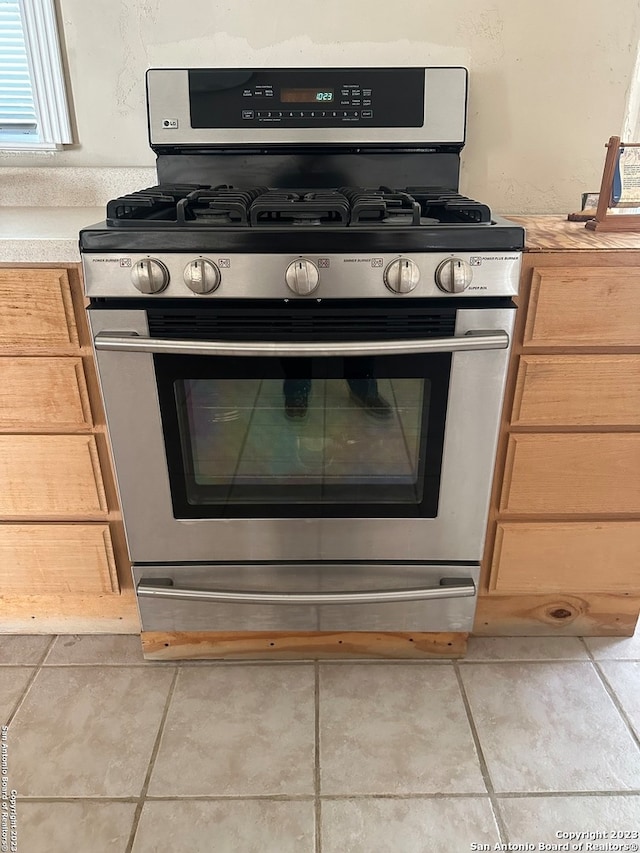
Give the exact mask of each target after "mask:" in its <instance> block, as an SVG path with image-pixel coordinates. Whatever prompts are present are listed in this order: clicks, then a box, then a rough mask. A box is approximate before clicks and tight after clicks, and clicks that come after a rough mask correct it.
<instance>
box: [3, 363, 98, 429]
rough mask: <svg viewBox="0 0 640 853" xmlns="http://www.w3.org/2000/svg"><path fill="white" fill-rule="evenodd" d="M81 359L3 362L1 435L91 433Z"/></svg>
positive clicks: (89, 411) (89, 412)
mask: <svg viewBox="0 0 640 853" xmlns="http://www.w3.org/2000/svg"><path fill="white" fill-rule="evenodd" d="M90 427H91V409H90V406H89V396H88V394H87V385H86V382H85V377H84V370H83V367H82V359H81V358H14V357H8V356H7V357H4V358H0V431H7V432H8V431H11V432H26V433H28V432H67V431H72V430H73V431H79V430H83V429H89V428H90Z"/></svg>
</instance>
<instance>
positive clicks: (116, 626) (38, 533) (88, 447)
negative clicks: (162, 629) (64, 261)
mask: <svg viewBox="0 0 640 853" xmlns="http://www.w3.org/2000/svg"><path fill="white" fill-rule="evenodd" d="M0 588H1V590H2V596H3V600H2V605H3V608H2V624H1V626H0V631H7V632H17V633H20V632H31V631H37V632H43V633H44V632H55V633H84V632H88V633H92V632H96V631H104V632H110V633H111V632H132V631H133V632H136V631H138V630H139V622H138V616H137V611H136V606H135V596H134V594H133V590H132V581H131V577H130V563H129V559H128V555H127V549H126V543H125V539H124V530H123V527H122V517H121V514H120V509H119V507H118V502H117V495H116V489H115V483H114V478H113V472H112V468H111V460H110V455H109V449H108V442H107V437H106V427H105V423H104V414H103V412H102V405H101V401H100V395H99V390H98V383H97V377H96V373H95V365H94V362H93V353H92V351H91V347H90V337H89V331H88V327H87V321H86V315H85V311H84V297H83V294H82V285H81V280H80V271H79V266H77V265H71V266H67V267H65V268H62V267H59V268H51V269H42V268H38V269H27V268H18V269H9V268H2V269H0Z"/></svg>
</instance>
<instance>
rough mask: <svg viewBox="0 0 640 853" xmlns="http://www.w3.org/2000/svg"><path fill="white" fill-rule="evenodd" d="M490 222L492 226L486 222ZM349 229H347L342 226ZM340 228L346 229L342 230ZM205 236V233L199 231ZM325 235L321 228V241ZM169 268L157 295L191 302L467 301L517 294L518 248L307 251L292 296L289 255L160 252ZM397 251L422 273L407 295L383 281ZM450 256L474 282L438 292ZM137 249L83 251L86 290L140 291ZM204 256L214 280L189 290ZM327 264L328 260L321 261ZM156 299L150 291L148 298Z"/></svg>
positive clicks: (125, 294)
mask: <svg viewBox="0 0 640 853" xmlns="http://www.w3.org/2000/svg"><path fill="white" fill-rule="evenodd" d="M486 227H488V228H492V227H493V226H486ZM346 230H348V229H346ZM342 231H343V232H344V231H345V229H342ZM203 234H204V232H203ZM330 238H331V235H330V234H327V239H328V240H329V239H330ZM155 257H156V258H158V259H160V260H161V261H162V263H163V264H164V266H165V267H166V268H167V270H168V272H169V284H168V285H167V287H166V288H165V289H164V290H163V291H162V294H161V296H160V297H159V298H161V299H191V300H195V302H194V304H195V303H197V302H202V301H203V300H204V301H207V300H212V301H215V300H220V299H249V300H251V301H252V302H254V301H255V300H256V299H288V300H291V301H296V300H298V301H299V300H304V299H306V300H307V301H308V300H313V299H314V298H318V297H319V298H321V299H340V300H343V299H392V300H395V301H398V300H402V301H404V302H406V301H407V300H409V301H411V300H414V299H427V298H429V297H434V298H436V299H451V298H454V297H455V298H456V299H464V300H466V301H470V302H472V303H473V301H474V300H476V299H477V298H478V297H483V296H516V295H517V293H518V281H519V279H520V265H521V254H520V252H515V251H509V252H503V251H492V252H467V251H464V252H463V251H460V252H458V251H456V252H455V253H454V252H407V253H406V254H403V255H401V256H400V255H398V254H397V253H392V252H380V253H378V252H369V253H364V252H355V253H349V254H347V253H345V252H342V253H338V252H332V251H326V252H323V253H305V256H304V257H305V259H306V260H309V261H310V262H311V263H313V264H314V266H316V267H318V272H319V284H318V287H317V288H316V289H315V290H314V292H313V293H312V294H311V295H306V296H298V295H297V294H295V293H294V292H293V291H292V290H291V289H290V288H289V287H288V286H287V281H286V270H287V268H288V267H289V266H290V265H291V264H293V263H295V262H296V261H297V260H299V259H300V256H299V255H295V254H291V253H287V254H285V253H282V254H279V253H275V252H274V253H273V254H270V255H269V254H264V253H254V252H247V253H244V254H242V253H236V252H225V251H221V250H218V249H216V250H211V251H209V252H204V253H198V252H195V251H194V252H158V253H157V254H156V255H155ZM399 257H403V258H405V259H406V260H411V261H413V263H414V264H415V265H416V266H417V267H418V269H419V271H420V280H419V282H418V283H417V285H416V287H414V289H413V290H411V291H410V292H409V293H394V292H393V291H392V290H390V289H389V288H388V287H387V286H386V285H385V282H384V271H385V269H387V267H388V266H389V265H390V264H391V263H393V262H394V261H397V260H398V258H399ZM453 257H456V258H459V259H460V260H461V261H464V263H465V264H469V266H470V268H472V269H473V281H472V282H471V284H470V285H469V287H467V288H466V290H463V291H462V293H457V294H447V293H444V292H443V291H442V290H441V289H440V288H439V287H438V285H437V284H436V270H437V269H438V267H439V266H440V265H441V264H442V263H443V262H446V261H450V260H451V259H452V258H453ZM148 259H149V255H148V254H144V253H143V252H129V251H127V252H124V251H123V252H104V253H103V252H99V253H98V252H84V253H83V255H82V268H83V273H84V286H85V293H86V294H87V296H90V297H93V298H100V297H113V298H117V299H131V298H133V299H139V298H140V292H139V291H138V290H136V288H135V287H134V286H133V284H132V283H131V269H132V268H134V267H135V265H136V264H137V263H139V262H140V261H144V260H148ZM198 260H200V261H202V260H208V261H210V262H211V263H212V264H215V265H216V266H217V267H218V268H219V271H220V284H219V286H218V287H216V289H215V290H212V291H209V292H208V293H194V292H193V291H192V290H190V289H189V287H188V286H187V285H186V284H185V281H184V275H185V268H187V267H188V266H189V265H190V264H192V263H193V262H194V261H198ZM327 264H328V266H327ZM152 298H154V299H155V297H152Z"/></svg>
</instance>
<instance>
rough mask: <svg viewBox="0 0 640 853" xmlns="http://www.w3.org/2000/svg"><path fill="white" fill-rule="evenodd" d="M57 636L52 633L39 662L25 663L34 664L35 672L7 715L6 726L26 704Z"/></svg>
mask: <svg viewBox="0 0 640 853" xmlns="http://www.w3.org/2000/svg"><path fill="white" fill-rule="evenodd" d="M56 637H57V634H52V635H51V638H50V640H49V644H48V645H47V647H46V648H45V650H44V652H43V653H42V655H41V656H40V659H39V662H38V663H35V664H24V666H27V667H28V666H32V667H33V672H32V673H31V675H30V676H29V679H28V681H27V683H26V684H25V686H24V690H23V691H22V693H21V694H20V696H19V697H18V699H17V700H16V703H15V705H14V706H13V711H12V712H11V713H10V714H9V716H8V717H7V721H6V723H4V725H6V726H10V725H11V723H12V722H13V720H14V719H15V716H16V714H17V713H18V711H19V710H20V708H21V707H22V705H23V704H24V701H25V699H26V698H27V694H28V693H29V691H30V690H31V686H32V685H33V682H34V681H35V680H36V678H37V675H38V673H39V672H40V670H41V669H42V664H43V663H44V661H45V660H46V659H47V656H48V654H49V652H50V651H51V649H52V647H53V644H54V643H55V641H56Z"/></svg>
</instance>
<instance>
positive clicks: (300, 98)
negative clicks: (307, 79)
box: [280, 89, 333, 104]
mask: <svg viewBox="0 0 640 853" xmlns="http://www.w3.org/2000/svg"><path fill="white" fill-rule="evenodd" d="M280 100H281V101H282V103H283V104H321V103H329V102H330V101H333V89H280Z"/></svg>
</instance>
